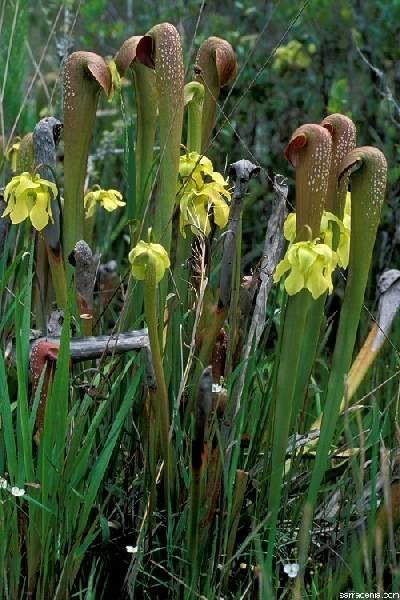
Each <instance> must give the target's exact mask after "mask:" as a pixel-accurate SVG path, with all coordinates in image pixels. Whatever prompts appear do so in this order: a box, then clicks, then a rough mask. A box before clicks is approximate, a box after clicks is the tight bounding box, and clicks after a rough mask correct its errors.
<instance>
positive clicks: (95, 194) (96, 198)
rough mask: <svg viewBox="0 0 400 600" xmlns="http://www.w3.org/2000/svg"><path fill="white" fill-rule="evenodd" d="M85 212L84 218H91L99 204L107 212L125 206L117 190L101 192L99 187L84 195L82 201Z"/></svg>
mask: <svg viewBox="0 0 400 600" xmlns="http://www.w3.org/2000/svg"><path fill="white" fill-rule="evenodd" d="M83 202H84V205H85V210H86V215H85V216H86V218H87V219H89V218H90V217H93V215H94V214H95V212H96V206H97V205H98V204H100V205H101V206H102V207H103V208H105V209H106V210H107V211H108V212H112V211H113V210H116V209H117V208H118V207H119V206H125V204H126V202H123V200H122V194H121V192H119V191H118V190H103V189H101V188H100V187H99V186H94V187H93V189H92V190H91V191H90V192H88V193H87V194H86V195H85V198H84V200H83Z"/></svg>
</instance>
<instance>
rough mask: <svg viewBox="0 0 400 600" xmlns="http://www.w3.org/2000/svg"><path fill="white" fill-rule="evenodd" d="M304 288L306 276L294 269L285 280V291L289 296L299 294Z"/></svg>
mask: <svg viewBox="0 0 400 600" xmlns="http://www.w3.org/2000/svg"><path fill="white" fill-rule="evenodd" d="M303 287H304V275H303V273H302V272H301V271H300V270H298V269H292V271H291V272H290V274H289V275H288V276H287V277H286V279H285V289H286V291H287V293H288V294H289V296H293V295H294V294H297V293H298V292H299V291H300V290H301V289H303Z"/></svg>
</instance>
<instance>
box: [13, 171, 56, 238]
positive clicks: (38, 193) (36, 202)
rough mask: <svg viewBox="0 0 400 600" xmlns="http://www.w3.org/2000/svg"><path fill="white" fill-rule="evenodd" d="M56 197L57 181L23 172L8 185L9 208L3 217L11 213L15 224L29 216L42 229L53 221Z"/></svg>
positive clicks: (37, 227)
mask: <svg viewBox="0 0 400 600" xmlns="http://www.w3.org/2000/svg"><path fill="white" fill-rule="evenodd" d="M56 197H57V186H56V184H55V183H53V182H52V181H48V180H47V179H41V177H40V175H38V174H36V175H31V173H27V172H24V173H21V175H16V176H15V177H13V178H12V179H11V181H10V182H9V183H8V184H7V185H6V188H5V190H4V200H5V202H6V203H7V208H6V210H5V211H4V213H3V214H2V217H7V216H8V215H9V216H10V219H11V222H12V223H13V224H14V225H16V224H17V223H21V222H22V221H24V220H25V219H26V218H27V217H29V218H30V220H31V222H32V225H33V227H34V228H35V229H37V230H38V231H41V230H42V229H44V227H46V225H47V224H48V222H49V221H51V222H52V223H53V215H52V212H51V201H52V199H53V198H56Z"/></svg>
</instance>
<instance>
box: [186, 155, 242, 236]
mask: <svg viewBox="0 0 400 600" xmlns="http://www.w3.org/2000/svg"><path fill="white" fill-rule="evenodd" d="M179 176H180V180H181V181H180V183H179V184H178V199H179V204H180V231H181V233H182V235H183V236H184V237H186V236H185V226H186V225H190V226H191V229H192V231H193V233H194V234H196V235H198V234H199V231H201V232H202V233H203V234H204V235H208V234H209V233H210V231H211V225H210V214H211V209H212V212H213V214H214V222H215V224H216V225H218V227H221V228H222V227H225V225H226V224H227V222H228V217H229V204H228V202H229V201H230V198H231V193H230V191H229V190H228V189H227V185H228V183H227V181H226V180H225V179H224V178H223V177H222V175H221V174H220V173H218V172H217V171H214V170H213V165H212V162H211V161H210V160H209V159H208V158H207V157H206V156H202V157H200V155H199V154H198V153H197V152H190V153H189V154H185V155H184V156H181V159H180V163H179Z"/></svg>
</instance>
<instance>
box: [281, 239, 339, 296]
mask: <svg viewBox="0 0 400 600" xmlns="http://www.w3.org/2000/svg"><path fill="white" fill-rule="evenodd" d="M336 263H337V257H336V255H335V252H333V250H332V248H330V247H329V246H328V245H327V244H321V243H319V242H318V240H314V241H306V242H296V243H293V244H291V245H290V246H289V248H288V250H287V252H286V254H285V257H284V258H283V260H281V262H280V263H279V264H278V265H277V267H276V270H275V273H274V277H273V279H274V282H275V283H277V282H278V281H279V280H280V279H281V277H282V276H283V275H285V274H286V273H287V272H288V271H289V274H288V276H287V277H286V279H285V289H286V291H287V293H288V294H289V296H293V295H294V294H297V293H298V292H299V291H300V290H302V289H307V290H308V291H309V292H310V293H311V295H312V297H313V298H314V300H316V299H317V298H319V297H320V296H321V295H322V294H323V293H325V292H326V291H329V292H330V293H331V292H332V290H333V285H332V272H333V270H334V269H335V267H336Z"/></svg>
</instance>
